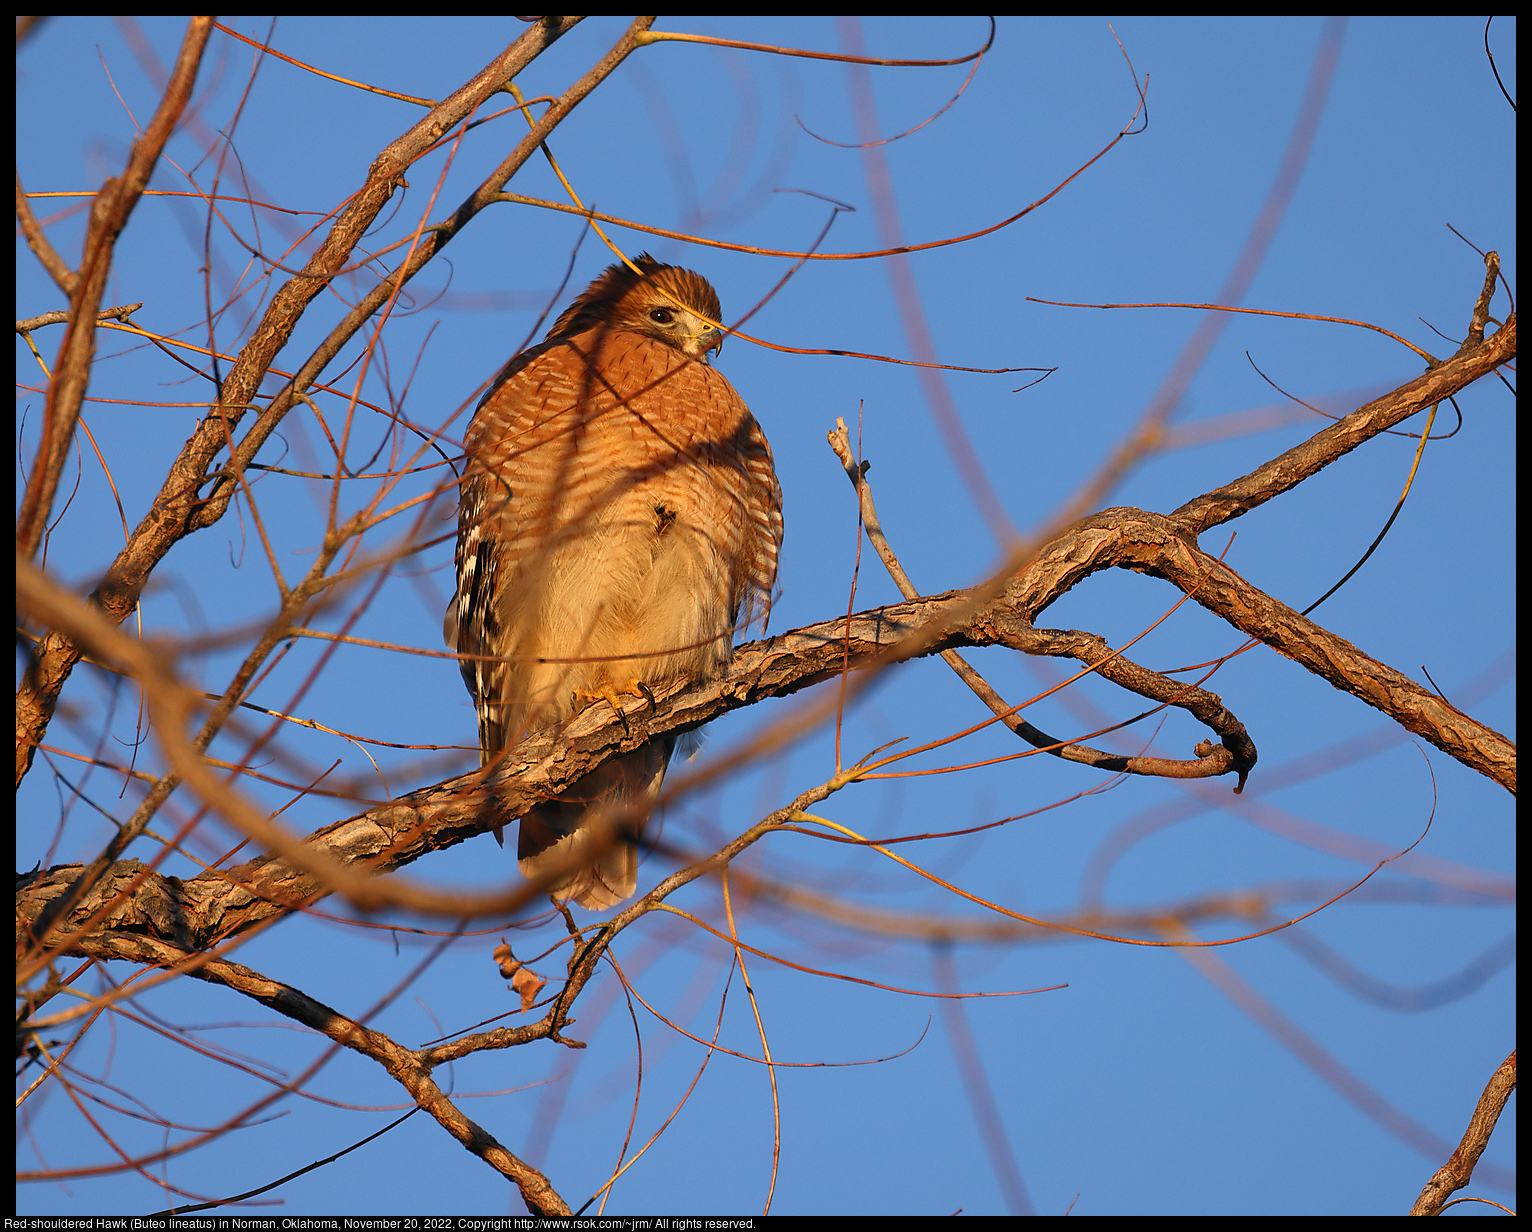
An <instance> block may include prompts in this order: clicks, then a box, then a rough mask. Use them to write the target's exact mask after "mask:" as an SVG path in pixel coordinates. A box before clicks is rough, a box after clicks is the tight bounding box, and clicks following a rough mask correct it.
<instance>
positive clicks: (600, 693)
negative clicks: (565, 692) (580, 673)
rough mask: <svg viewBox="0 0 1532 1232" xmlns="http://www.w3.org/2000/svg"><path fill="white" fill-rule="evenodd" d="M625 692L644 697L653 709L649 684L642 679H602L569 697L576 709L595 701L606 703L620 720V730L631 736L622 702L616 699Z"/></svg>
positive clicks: (652, 696)
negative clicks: (620, 680)
mask: <svg viewBox="0 0 1532 1232" xmlns="http://www.w3.org/2000/svg"><path fill="white" fill-rule="evenodd" d="M622 693H626V694H628V695H629V696H630V697H640V696H641V697H645V698H647V699H648V700H649V708H650V709H651V710H653V709H654V694H653V693H651V692H650V691H649V686H648V685H647V684H645V683H644V682H643V681H642V680H629V681H626V682H616V681H611V680H603V681H602V682H601V683H600V684H598V685H597V686H596V687H595V688H594V689H576V690H574V692H572V693H571V694H570V695H569V697H570V700H571V701H572V702H573V703H574V706H575V709H576V710H583V709H584V708H585V707H586V706H590V705H593V704H594V703H596V702H600V701H604V702H606V703H608V704H609V705H610V706H611V707H612V709H613V710H614V711H616V713H617V717H618V718H619V719H621V720H622V730H623V733H624V734H625V735H628V736H631V735H632V734H633V729H632V728H631V727H629V726H628V716H627V715H626V714H625V713H624V712H623V709H622V703H621V702H620V701H618V700H617V698H618V695H619V694H622Z"/></svg>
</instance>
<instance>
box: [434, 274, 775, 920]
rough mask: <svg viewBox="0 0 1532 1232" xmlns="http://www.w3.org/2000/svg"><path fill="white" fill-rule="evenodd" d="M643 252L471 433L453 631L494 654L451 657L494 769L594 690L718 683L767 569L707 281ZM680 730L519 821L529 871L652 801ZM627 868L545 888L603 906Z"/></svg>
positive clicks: (767, 473)
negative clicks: (601, 820) (617, 808)
mask: <svg viewBox="0 0 1532 1232" xmlns="http://www.w3.org/2000/svg"><path fill="white" fill-rule="evenodd" d="M635 264H636V265H637V266H638V268H639V270H641V271H642V273H641V274H639V273H635V272H634V271H633V270H632V269H630V268H628V267H627V266H625V265H613V266H611V267H610V268H609V269H608V270H607V271H606V272H605V273H604V274H602V275H601V277H599V278H597V279H596V280H595V282H593V283H591V285H590V286H589V287H588V288H587V289H586V291H585V293H584V294H583V295H581V296H580V297H579V298H577V299H576V300H575V301H574V302H573V303H572V304H570V306H569V307H568V308H567V309H565V311H564V314H563V315H562V316H560V317H559V319H558V320H557V321H556V322H555V323H554V326H553V328H552V329H551V330H549V331H548V336H547V338H546V339H545V340H544V341H543V342H542V343H540V344H538V345H537V346H533V347H529V348H528V349H527V350H525V351H523V352H521V354H519V355H517V356H516V357H515V358H514V359H512V360H511V362H510V363H509V364H507V365H506V366H505V369H504V370H503V371H502V372H501V373H500V375H499V376H498V377H497V378H496V379H495V383H494V384H493V385H492V386H491V387H490V390H489V392H488V393H487V394H485V396H484V399H483V401H482V402H480V403H479V408H478V410H477V411H476V412H475V413H474V417H473V421H472V422H471V423H470V424H469V427H468V433H467V437H466V440H465V442H464V446H465V449H466V452H467V466H466V468H465V472H464V475H463V479H462V484H461V498H460V503H459V508H458V537H457V579H458V589H457V599H456V601H455V602H454V603H453V604H451V605H449V607H448V610H447V621H446V636H447V644H448V645H449V646H451V647H453V648H454V649H456V650H457V651H458V652H459V653H460V654H465V655H479V656H493V658H472V659H463V660H461V661H460V666H461V667H462V671H463V679H464V681H465V682H466V683H467V685H468V691H469V693H470V694H472V695H473V699H474V703H475V705H476V707H477V709H478V714H479V748H480V754H481V757H482V761H483V764H484V765H485V766H489V765H491V764H493V763H494V762H495V760H496V759H497V758H498V757H499V755H500V754H501V753H502V752H503V751H504V750H505V749H506V748H508V747H510V746H511V745H514V744H515V743H516V741H517V740H519V739H520V738H521V736H522V735H523V733H525V732H526V731H527V730H528V729H530V728H533V727H540V726H543V725H546V724H550V723H557V722H560V721H562V720H563V719H565V718H567V717H568V716H569V715H570V714H572V713H573V712H574V711H575V710H577V709H579V708H581V706H583V705H584V704H587V703H589V702H590V701H593V700H595V699H596V698H598V697H606V698H608V699H609V700H610V701H611V702H612V705H613V706H614V707H619V703H618V701H617V697H616V694H618V693H630V694H633V695H634V696H639V695H640V694H641V693H643V692H645V691H646V690H647V688H648V686H649V685H650V684H658V683H660V682H668V681H671V680H675V679H677V678H692V679H701V678H703V677H706V676H708V675H711V674H712V673H713V672H714V671H716V670H717V669H718V668H719V667H720V666H721V665H722V664H724V663H726V662H727V661H728V659H729V657H730V655H732V654H733V650H734V630H735V627H736V625H737V624H738V623H739V622H740V617H741V615H742V614H743V616H744V618H745V623H748V622H749V620H750V619H751V618H752V617H753V616H754V615H756V614H757V613H759V614H761V615H764V614H765V611H766V606H767V603H768V601H769V598H770V592H771V586H772V582H773V581H774V580H775V578H776V573H777V552H778V549H779V548H780V547H781V545H782V490H781V488H780V486H779V485H778V483H777V476H776V471H775V470H774V469H773V467H772V460H771V448H770V446H769V445H767V443H766V437H765V435H764V434H763V433H762V432H761V427H760V425H759V424H758V423H756V421H755V418H754V417H753V416H752V415H751V414H750V411H749V408H747V407H746V406H745V404H744V402H743V401H742V400H741V398H740V396H739V395H738V394H737V393H735V392H734V387H733V386H732V385H730V384H729V382H728V381H727V380H726V379H724V377H723V376H722V375H721V374H720V373H719V372H717V371H716V370H715V369H713V368H712V367H710V366H709V364H708V355H709V352H712V351H716V350H717V348H718V347H720V346H721V345H722V343H723V333H722V331H721V330H719V329H718V328H716V327H715V326H714V325H713V324H711V323H710V322H716V321H720V320H721V317H720V312H721V309H720V307H719V303H718V295H717V293H716V292H715V291H714V290H713V288H712V287H711V286H710V285H709V284H708V282H707V280H706V279H704V278H703V277H701V275H699V274H694V273H693V272H692V271H690V270H684V269H679V268H677V267H675V266H671V265H662V264H660V263H659V262H658V261H656V260H654V259H653V258H652V257H650V256H648V255H647V254H646V255H644V256H641V257H639V258H638V260H637V261H636V262H635ZM703 318H707V319H706V320H704V319H703ZM619 713H621V710H620V709H619ZM624 722H626V720H624ZM675 742H676V741H675V736H674V735H669V736H663V737H660V738H658V739H656V740H654V741H651V742H650V743H649V744H647V745H645V746H644V747H642V748H640V749H637V750H635V751H634V752H631V753H626V754H624V755H622V756H620V757H615V758H612V759H611V760H609V761H607V762H605V763H603V764H602V765H601V766H598V767H597V768H596V769H595V770H593V771H591V772H590V773H589V774H587V775H585V776H584V777H583V778H581V779H580V780H579V781H578V782H576V783H575V784H574V785H573V786H571V787H570V788H569V789H568V790H567V791H566V792H564V793H563V794H562V795H561V796H559V797H558V798H557V799H554V800H550V801H548V802H547V803H545V804H540V805H538V806H537V807H536V808H534V809H532V810H530V811H529V812H528V813H526V814H525V815H524V816H523V817H522V819H521V837H520V841H519V844H518V852H517V854H518V857H519V860H520V868H521V871H522V873H523V874H524V875H526V876H528V877H534V876H536V875H537V874H538V872H539V871H540V869H541V868H542V867H544V866H545V865H546V863H547V861H548V860H549V859H550V858H555V857H556V858H558V859H560V860H562V859H564V858H565V857H566V856H567V854H568V853H570V852H571V851H575V850H578V847H579V844H580V843H581V841H582V839H581V832H582V828H583V827H584V826H585V824H586V822H587V820H588V818H589V817H591V816H593V815H594V814H595V813H596V812H597V811H598V810H600V809H601V808H603V807H604V806H609V805H610V804H612V803H615V802H632V803H638V804H643V803H644V802H646V801H650V800H653V798H654V797H655V795H656V794H657V793H658V791H659V786H660V782H661V780H662V779H663V778H664V776H665V767H666V764H667V763H668V762H669V760H670V755H671V752H672V751H673V749H674V748H675ZM640 824H641V823H640ZM496 837H497V838H498V837H499V835H498V833H497V835H496ZM637 865H638V860H637V851H636V849H635V847H634V845H633V844H632V843H631V842H628V841H619V842H618V843H616V844H615V845H614V846H610V847H608V848H607V850H606V851H605V852H602V853H600V854H599V855H593V856H592V858H591V862H590V864H589V866H588V867H586V868H584V869H582V870H581V871H580V872H578V873H577V874H575V875H573V876H571V877H569V878H568V879H566V880H565V881H563V882H562V883H561V884H560V885H558V886H556V887H555V893H556V894H558V896H559V897H561V898H572V899H574V901H575V902H577V903H579V904H580V905H581V906H582V907H586V908H589V909H590V910H592V911H599V910H603V909H605V908H607V907H611V906H614V905H615V904H617V903H619V902H621V901H622V900H623V899H625V898H628V897H629V896H630V895H632V893H633V891H634V888H635V884H636V879H637V871H638V867H637Z"/></svg>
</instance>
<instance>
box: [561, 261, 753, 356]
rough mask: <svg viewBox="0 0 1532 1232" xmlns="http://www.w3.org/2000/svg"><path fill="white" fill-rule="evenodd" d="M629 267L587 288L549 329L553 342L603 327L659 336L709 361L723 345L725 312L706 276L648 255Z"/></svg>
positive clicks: (615, 267)
mask: <svg viewBox="0 0 1532 1232" xmlns="http://www.w3.org/2000/svg"><path fill="white" fill-rule="evenodd" d="M633 264H634V265H636V266H638V268H639V270H640V271H642V272H641V273H634V272H633V271H632V270H631V269H629V268H628V267H627V266H626V265H612V266H608V267H607V269H606V272H605V273H603V274H602V275H601V277H599V278H597V279H596V281H595V282H593V283H591V284H590V286H588V287H586V288H585V290H584V292H583V293H582V294H581V295H580V296H579V298H578V299H576V300H575V301H574V303H572V304H570V305H569V307H568V308H566V309H564V312H563V315H562V316H560V317H559V319H558V320H557V321H555V322H554V323H553V328H552V329H550V330H549V331H548V338H549V340H550V341H551V340H553V339H555V338H569V337H573V336H574V335H575V334H583V333H584V332H585V331H586V330H588V329H594V328H596V327H597V326H600V325H604V326H606V327H607V328H608V329H622V330H629V331H631V332H633V333H636V334H644V335H646V336H647V337H650V338H654V339H656V340H657V341H659V342H663V343H665V345H666V346H671V347H674V348H675V349H676V350H678V351H680V352H682V353H683V354H685V355H689V356H690V357H691V358H693V359H696V360H700V361H701V362H702V363H707V361H708V353H709V352H710V351H716V350H718V348H719V347H721V346H723V339H724V334H723V330H721V329H719V328H718V326H717V325H716V324H715V322H721V321H722V317H723V309H722V307H721V306H720V305H719V303H718V292H716V291H715V290H713V288H712V285H711V284H710V283H709V282H708V280H707V279H706V278H704V277H703V276H702V275H701V274H697V273H693V272H692V271H691V270H688V269H682V268H680V266H677V265H661V264H660V263H659V262H658V261H656V260H655V259H654V258H653V257H651V256H650V255H649V254H648V253H643V254H642V255H640V256H639V257H638V258H637V259H636V260H635V261H634V262H633Z"/></svg>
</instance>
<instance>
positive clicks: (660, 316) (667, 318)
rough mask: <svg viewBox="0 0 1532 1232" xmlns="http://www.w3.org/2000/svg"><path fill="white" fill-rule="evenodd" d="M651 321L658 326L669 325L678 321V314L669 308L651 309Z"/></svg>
mask: <svg viewBox="0 0 1532 1232" xmlns="http://www.w3.org/2000/svg"><path fill="white" fill-rule="evenodd" d="M649 319H650V320H651V321H653V322H654V323H655V324H656V325H669V324H670V323H671V322H672V321H674V320H675V319H676V314H675V313H674V312H673V311H672V310H671V309H669V308H651V309H649Z"/></svg>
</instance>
